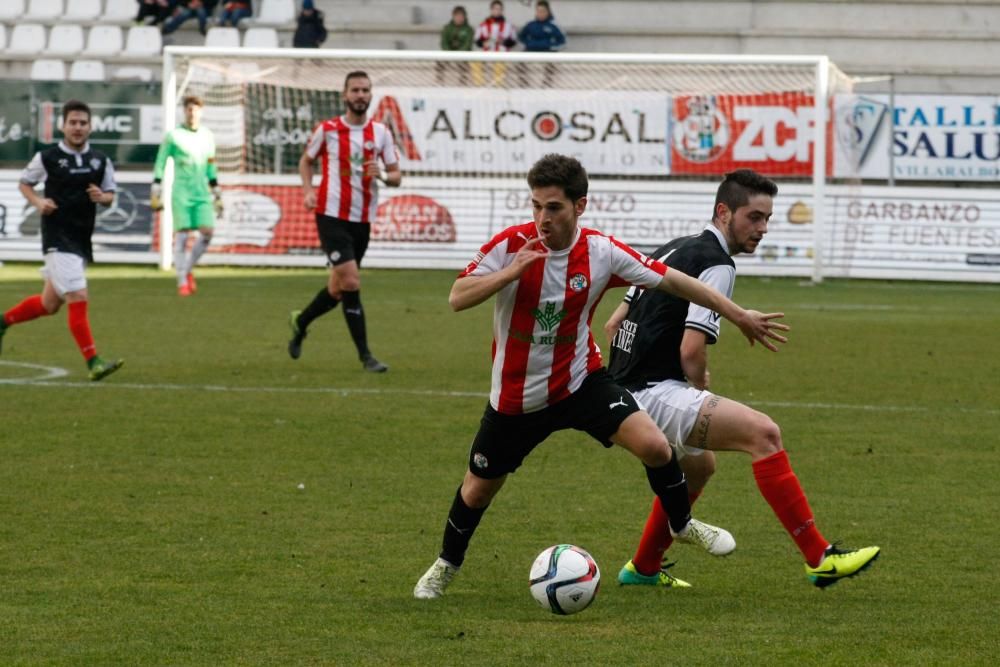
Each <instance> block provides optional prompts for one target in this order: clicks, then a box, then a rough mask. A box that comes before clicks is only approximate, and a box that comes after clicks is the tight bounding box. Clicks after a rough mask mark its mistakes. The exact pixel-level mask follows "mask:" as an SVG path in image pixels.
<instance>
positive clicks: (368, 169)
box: [365, 160, 385, 181]
mask: <svg viewBox="0 0 1000 667" xmlns="http://www.w3.org/2000/svg"><path fill="white" fill-rule="evenodd" d="M365 176H367V177H368V178H377V179H379V180H380V181H384V180H385V179H384V178H382V170H381V169H379V166H378V161H377V160H369V161H368V162H365Z"/></svg>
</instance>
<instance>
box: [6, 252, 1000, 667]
mask: <svg viewBox="0 0 1000 667" xmlns="http://www.w3.org/2000/svg"><path fill="white" fill-rule="evenodd" d="M453 276H454V273H450V272H435V271H423V272H420V271H389V270H365V271H364V272H363V281H364V290H363V295H364V303H365V307H366V311H367V314H368V325H369V334H370V339H371V343H372V349H373V351H374V352H375V354H376V355H377V356H378V357H379V358H380V359H382V360H383V361H385V362H386V363H387V364H389V365H390V367H391V370H390V372H389V373H388V374H385V375H380V376H376V375H370V374H365V373H364V372H363V371H362V370H361V365H360V364H359V363H358V361H357V359H356V355H355V354H354V352H353V346H352V345H351V343H350V340H349V337H348V334H347V329H346V326H345V325H344V321H343V317H342V316H341V314H340V313H339V312H335V313H333V314H332V316H331V315H328V316H326V317H324V318H323V319H322V320H320V321H318V322H317V323H316V324H315V325H314V326H313V328H312V330H311V331H310V334H309V337H308V338H307V340H306V342H305V347H304V353H303V356H302V358H301V359H300V360H299V361H297V362H293V361H291V360H290V359H289V358H288V356H287V354H286V352H285V344H286V342H287V337H288V329H287V323H286V320H287V316H288V311H289V310H290V309H292V308H301V307H302V306H303V305H304V304H305V303H306V302H307V301H308V300H309V299H310V298H311V296H312V295H313V294H314V293H315V292H316V290H318V289H319V288H320V287H321V286H322V284H323V282H324V280H325V278H324V273H323V272H322V271H319V270H316V271H281V270H224V269H205V270H204V271H202V272H200V274H199V277H200V280H199V287H200V291H199V293H198V294H197V296H195V297H192V298H189V299H180V298H178V297H177V296H176V294H175V290H174V287H173V280H172V277H171V276H169V275H167V274H164V273H160V272H157V271H154V270H153V269H147V268H126V267H107V268H102V267H97V268H95V269H93V270H92V271H91V272H90V287H91V295H92V301H91V322H92V324H93V329H94V334H95V337H96V340H97V343H98V347H99V350H100V351H101V352H102V354H104V355H105V356H122V357H124V358H125V359H126V362H127V363H126V366H125V368H124V369H123V370H121V371H120V372H119V373H118V374H116V375H114V376H112V377H110V378H109V379H107V380H106V381H105V382H103V383H100V384H96V385H95V384H92V383H89V382H87V380H86V374H85V368H84V365H83V362H82V360H81V358H80V356H79V353H78V351H77V350H76V347H75V345H74V344H73V341H72V338H71V337H70V334H69V332H68V330H67V328H66V320H65V313H64V312H61V313H59V314H58V315H57V316H55V317H51V318H45V319H43V320H40V321H36V322H31V323H28V324H25V325H21V326H17V327H15V328H13V329H11V330H9V331H8V333H7V336H6V337H5V340H4V341H3V354H2V356H0V381H2V382H0V456H2V464H0V516H2V519H0V590H2V594H0V664H3V665H35V664H40V665H239V664H247V665H251V664H252V665H258V664H266V665H521V664H565V663H570V662H572V663H577V664H587V665H654V664H656V665H662V664H700V665H709V664H710V665H718V664H741V665H742V664H769V665H778V664H782V665H783V664H806V665H846V664H886V665H888V664H891V665H941V664H955V665H970V664H983V665H986V664H996V660H997V657H996V656H997V654H998V652H1000V640H998V634H1000V633H998V625H997V618H998V615H997V609H998V606H1000V602H998V601H1000V584H998V579H1000V577H998V575H997V573H996V572H995V571H994V570H993V564H994V563H995V562H997V558H998V554H1000V530H998V529H997V526H998V520H997V515H998V511H1000V483H998V481H997V480H998V478H1000V446H998V440H1000V438H998V432H1000V398H998V397H1000V351H998V343H1000V335H998V333H997V332H998V331H1000V286H998V285H955V284H929V283H885V282H864V281H828V282H826V283H824V284H822V285H819V286H810V285H804V284H802V283H800V282H799V281H796V280H762V279H753V278H746V277H744V278H741V279H740V280H739V281H738V282H737V286H736V297H737V300H738V301H740V302H741V303H743V304H745V305H748V306H751V307H755V308H758V309H761V310H781V311H784V312H785V313H786V321H787V322H788V323H789V324H790V325H791V326H792V327H793V331H792V332H791V341H790V342H789V344H788V345H787V346H785V347H784V349H782V350H781V352H779V353H778V354H771V353H768V352H766V351H764V350H762V349H761V348H759V347H756V348H753V349H751V348H749V347H748V346H747V344H746V342H745V341H744V340H743V339H742V338H741V337H740V336H739V335H738V333H737V332H736V331H735V329H733V328H732V327H728V325H727V327H728V328H727V329H725V330H724V335H723V338H722V340H721V341H720V343H719V345H717V346H716V348H715V349H713V350H712V351H711V354H710V362H711V369H712V379H713V389H714V390H715V391H717V392H718V393H720V394H723V395H726V396H729V397H732V398H735V399H738V400H742V401H744V402H748V403H750V404H751V405H753V406H755V407H757V408H758V409H761V410H764V411H766V412H768V413H769V414H770V415H771V416H772V417H774V418H775V420H776V421H777V422H778V423H779V424H780V425H781V426H782V429H783V434H784V439H785V443H786V447H787V448H788V450H789V453H790V456H791V460H792V464H793V466H794V468H795V470H796V472H797V474H798V476H799V478H800V480H801V482H802V485H803V487H804V488H805V490H806V493H807V495H808V496H809V499H810V502H811V503H812V506H813V509H814V511H815V513H816V518H817V522H818V524H819V526H820V529H821V530H822V531H823V533H824V534H825V535H826V536H827V537H828V538H831V539H841V540H843V541H844V543H845V544H846V545H849V546H864V545H868V544H878V545H880V546H881V547H882V548H883V554H882V557H881V559H880V560H879V561H878V562H877V563H876V564H875V566H874V567H873V568H872V569H870V570H869V571H867V572H865V573H864V574H862V575H861V576H859V577H857V578H855V579H852V580H848V581H846V582H842V583H840V584H838V585H836V586H834V587H832V588H830V589H828V590H826V591H820V590H817V589H815V588H813V587H812V586H811V585H810V584H809V583H808V581H807V579H806V577H805V575H804V573H803V570H802V563H801V561H800V558H799V556H798V553H797V551H796V550H795V548H794V546H793V544H792V542H791V541H790V540H789V539H788V538H787V536H786V535H785V534H784V532H783V530H782V529H781V526H780V524H779V523H778V521H777V520H776V519H775V517H774V516H773V515H772V514H771V512H770V509H769V508H768V507H767V505H766V503H765V502H764V501H763V499H762V498H761V497H760V495H759V494H758V492H757V489H756V486H755V484H754V482H753V478H752V476H751V474H750V465H749V460H748V458H747V457H745V456H743V455H740V454H720V455H719V470H718V472H717V474H716V476H715V478H714V479H713V481H712V483H711V484H710V486H709V488H708V490H707V491H706V493H705V494H704V496H703V497H702V499H701V500H700V501H699V503H698V504H697V505H696V506H695V513H696V515H697V516H699V517H701V518H703V519H705V520H707V521H710V522H712V523H717V524H719V525H722V526H725V527H727V528H729V529H730V530H731V531H732V532H733V534H734V535H735V536H736V540H737V544H738V546H737V550H736V552H735V553H734V554H733V555H732V556H730V557H728V558H725V559H713V558H712V557H710V556H708V555H706V554H703V553H700V552H698V551H697V550H695V549H694V548H693V547H687V546H683V545H681V546H678V547H675V548H674V549H673V555H674V558H675V559H676V560H677V561H678V565H677V566H676V568H675V569H674V572H675V573H676V574H677V575H678V576H680V577H682V578H684V579H686V580H688V581H690V582H692V583H693V584H694V588H692V589H689V590H684V591H660V590H649V589H643V590H636V589H622V588H619V587H618V586H617V584H616V582H615V575H616V573H617V570H618V568H620V567H621V565H622V564H623V563H624V562H625V560H627V559H628V558H629V557H630V556H631V554H632V552H633V550H634V547H635V544H636V541H637V540H638V536H639V533H640V530H641V527H642V523H643V521H644V519H645V514H646V511H647V509H648V506H649V502H650V499H651V496H650V492H649V490H648V487H647V485H646V481H645V476H644V474H643V471H642V468H641V467H640V466H639V465H638V463H637V462H636V461H635V460H633V459H632V458H631V457H629V456H628V455H627V454H626V453H625V452H624V451H621V450H617V449H616V450H613V451H605V450H603V449H602V448H601V447H600V446H598V445H597V444H596V443H594V442H592V441H590V440H589V439H588V438H587V437H586V436H584V435H582V434H575V433H562V434H559V435H558V436H556V437H554V438H552V439H550V440H549V441H548V442H546V443H545V444H543V445H542V446H541V447H540V448H539V449H538V450H536V452H535V453H534V454H533V455H532V456H531V457H530V458H529V459H528V461H527V464H526V465H525V467H524V468H523V469H522V470H521V471H520V472H518V473H517V474H515V475H513V476H512V477H511V479H510V480H509V481H508V484H507V486H506V488H505V489H504V491H503V492H502V493H501V494H500V496H499V497H498V498H497V500H496V502H495V503H494V506H493V507H492V508H491V509H490V511H489V512H488V513H487V515H486V517H485V518H484V521H483V523H482V525H481V527H480V530H479V532H478V534H477V535H476V537H475V539H474V540H473V543H472V548H471V550H470V552H469V557H468V559H467V561H466V564H465V567H464V568H463V571H462V572H461V574H460V575H459V576H458V578H457V579H456V580H455V581H454V583H453V584H452V587H451V588H450V589H449V590H448V593H447V595H446V596H445V597H444V598H442V599H441V600H437V601H433V602H430V603H428V602H425V601H417V600H414V599H413V598H412V588H413V584H414V583H415V581H416V579H417V578H418V577H419V576H420V574H421V573H422V572H423V571H424V569H425V568H426V567H427V566H428V565H429V564H430V562H431V561H432V560H433V558H434V557H435V555H436V553H437V550H438V548H439V545H440V538H441V530H442V527H443V524H444V520H445V515H446V512H447V509H448V505H449V503H450V501H451V498H452V495H453V493H454V490H455V488H456V486H457V485H458V483H459V481H460V479H461V476H462V474H463V471H464V468H465V463H466V454H467V448H468V445H469V443H470V441H471V438H472V436H473V434H474V433H475V430H476V428H477V425H478V420H479V417H480V415H481V413H482V408H483V405H484V403H485V399H486V394H487V392H488V388H489V344H490V318H491V314H492V306H491V305H488V304H484V305H482V306H480V307H478V308H476V309H473V310H471V311H467V312H462V313H452V312H451V311H450V310H449V308H448V305H447V294H448V290H449V287H450V284H451V281H452V279H453ZM40 287H41V281H40V278H39V277H38V273H37V267H36V266H28V265H11V264H8V265H7V266H4V267H3V268H0V308H2V309H6V308H9V307H10V306H11V305H13V304H14V303H16V302H17V301H19V300H20V299H21V298H23V297H24V296H27V295H29V294H33V293H37V292H38V291H39V289H40ZM620 296H621V292H620V291H616V292H611V293H609V294H608V295H607V297H606V298H605V303H604V304H603V305H602V306H601V308H600V309H599V311H598V313H597V316H596V317H595V322H594V323H595V325H596V327H595V328H597V329H598V330H599V328H600V325H601V324H603V322H604V320H605V319H606V317H607V315H608V314H609V313H610V311H611V309H612V308H613V307H614V305H615V304H616V303H617V301H618V299H619V298H620ZM601 342H602V343H603V341H601ZM29 364H30V365H35V366H43V367H46V368H51V369H66V370H67V371H68V374H67V375H65V376H64V377H57V378H53V379H50V380H45V381H35V380H34V378H38V377H40V376H41V375H43V374H45V373H46V372H47V371H46V370H44V369H40V368H37V367H34V366H29ZM560 542H570V543H575V544H578V545H580V546H582V547H584V548H585V549H587V550H589V551H590V552H591V553H592V554H593V555H594V557H595V558H596V560H597V562H598V563H599V565H600V567H601V570H602V574H603V585H602V588H601V591H600V593H599V595H598V598H597V600H596V601H595V603H594V605H593V606H592V607H591V608H590V609H588V610H586V611H585V612H583V613H581V614H579V615H576V616H572V617H565V618H564V617H557V616H553V615H551V614H549V613H548V612H546V611H544V610H543V609H541V608H540V607H539V606H538V605H537V604H536V603H535V602H534V601H533V600H532V599H531V597H530V594H529V592H528V585H527V579H528V569H529V566H530V564H531V562H532V560H533V558H534V556H535V555H536V554H537V553H538V552H539V551H541V550H542V549H543V548H544V547H547V546H549V545H551V544H555V543H560Z"/></svg>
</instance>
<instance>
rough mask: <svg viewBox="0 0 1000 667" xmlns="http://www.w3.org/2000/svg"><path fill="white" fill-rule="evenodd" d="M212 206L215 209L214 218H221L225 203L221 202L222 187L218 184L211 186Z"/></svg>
mask: <svg viewBox="0 0 1000 667" xmlns="http://www.w3.org/2000/svg"><path fill="white" fill-rule="evenodd" d="M212 208H214V209H215V217H216V218H221V217H222V213H223V211H225V210H226V207H225V205H224V204H223V203H222V188H220V187H219V186H218V185H217V186H215V187H214V188H212Z"/></svg>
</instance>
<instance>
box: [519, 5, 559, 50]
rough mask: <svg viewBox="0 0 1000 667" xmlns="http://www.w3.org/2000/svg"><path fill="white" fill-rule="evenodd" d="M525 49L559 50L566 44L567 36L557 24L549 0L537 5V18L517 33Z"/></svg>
mask: <svg viewBox="0 0 1000 667" xmlns="http://www.w3.org/2000/svg"><path fill="white" fill-rule="evenodd" d="M517 38H518V40H519V41H520V42H521V43H522V44H524V50H525V51H558V50H559V49H561V48H562V47H563V46H564V45H565V44H566V37H565V36H564V35H563V34H562V30H560V29H559V26H557V25H556V22H555V17H554V16H552V9H551V8H550V7H549V3H548V1H547V0H538V4H536V5H535V20H534V21H531V22H530V23H528V24H526V25H525V26H524V27H523V28H521V32H519V33H518V35H517Z"/></svg>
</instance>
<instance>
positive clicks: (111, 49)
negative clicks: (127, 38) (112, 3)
mask: <svg viewBox="0 0 1000 667" xmlns="http://www.w3.org/2000/svg"><path fill="white" fill-rule="evenodd" d="M123 43H124V38H123V37H122V29H121V26H117V25H95V26H94V27H93V28H91V29H90V32H89V33H87V47H86V48H85V49H84V50H83V55H85V56H97V57H100V58H113V57H116V56H118V54H120V53H121V52H122V45H123Z"/></svg>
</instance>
